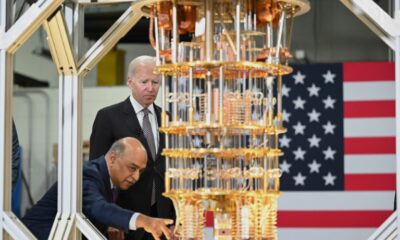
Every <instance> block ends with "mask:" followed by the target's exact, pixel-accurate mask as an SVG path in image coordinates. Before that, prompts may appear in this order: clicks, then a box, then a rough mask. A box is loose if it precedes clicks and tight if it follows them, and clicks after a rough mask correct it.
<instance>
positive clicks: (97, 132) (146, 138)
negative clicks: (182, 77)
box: [89, 56, 174, 240]
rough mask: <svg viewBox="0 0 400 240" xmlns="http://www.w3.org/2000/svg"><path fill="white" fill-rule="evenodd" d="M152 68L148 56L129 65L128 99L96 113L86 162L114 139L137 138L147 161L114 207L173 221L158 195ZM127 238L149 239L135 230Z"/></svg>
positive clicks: (156, 82) (160, 176) (159, 143)
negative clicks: (144, 150)
mask: <svg viewBox="0 0 400 240" xmlns="http://www.w3.org/2000/svg"><path fill="white" fill-rule="evenodd" d="M155 65H156V62H155V58H154V57H149V56H141V57H138V58H136V59H134V60H133V61H132V62H131V63H130V65H129V70H128V82H127V85H128V87H129V89H130V90H131V96H129V97H128V98H127V99H126V100H124V101H122V102H120V103H117V104H115V105H111V106H109V107H106V108H103V109H101V110H100V111H99V112H98V113H97V116H96V119H95V121H94V123H93V129H92V134H91V136H90V154H89V155H90V156H89V159H94V158H97V157H98V156H100V155H102V154H104V153H105V152H106V151H107V149H108V148H109V147H110V145H111V144H112V142H113V141H115V139H118V138H122V137H127V136H131V137H135V138H137V139H139V141H140V142H141V143H142V144H143V145H144V146H145V148H146V151H147V155H148V156H149V161H148V163H147V167H146V169H145V171H144V172H143V174H142V176H141V177H140V181H138V182H137V183H136V184H135V185H134V186H133V187H131V188H130V189H128V190H127V191H121V192H120V194H119V197H118V204H119V205H120V206H121V207H123V208H127V209H130V210H132V211H135V212H141V213H144V214H146V215H150V216H153V217H163V218H174V209H173V206H172V202H171V201H170V200H169V199H167V198H165V197H164V196H162V192H164V172H165V160H164V157H162V156H161V151H162V149H163V148H164V144H165V143H164V141H165V140H164V135H163V134H162V133H159V131H158V127H159V126H160V125H161V109H160V108H159V107H158V106H157V105H155V104H154V100H155V99H156V97H157V94H158V89H159V87H160V77H159V75H157V74H155V73H154V67H155ZM127 238H129V239H134V240H140V239H150V236H149V235H146V234H144V232H143V231H142V232H140V231H136V232H135V233H134V235H132V236H127Z"/></svg>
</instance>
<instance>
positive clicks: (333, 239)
mask: <svg viewBox="0 0 400 240" xmlns="http://www.w3.org/2000/svg"><path fill="white" fill-rule="evenodd" d="M374 231H375V228H280V229H278V239H283V240H285V239H296V240H312V239H315V240H321V239H323V240H338V239H340V240H356V239H363V240H365V239H368V237H369V236H370V235H371V234H372V233H373V232H374ZM211 236H212V235H211ZM206 239H213V238H206Z"/></svg>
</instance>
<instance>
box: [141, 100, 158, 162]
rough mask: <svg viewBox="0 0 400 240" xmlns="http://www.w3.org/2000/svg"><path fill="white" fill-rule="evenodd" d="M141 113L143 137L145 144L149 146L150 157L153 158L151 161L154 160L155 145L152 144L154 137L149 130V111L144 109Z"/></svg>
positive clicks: (150, 129)
mask: <svg viewBox="0 0 400 240" xmlns="http://www.w3.org/2000/svg"><path fill="white" fill-rule="evenodd" d="M142 111H143V126H142V129H143V133H144V136H145V137H146V140H147V144H148V145H149V148H150V152H151V157H152V158H153V161H155V160H156V145H155V143H154V135H153V130H152V128H151V124H150V120H149V112H150V111H149V109H147V108H145V109H143V110H142Z"/></svg>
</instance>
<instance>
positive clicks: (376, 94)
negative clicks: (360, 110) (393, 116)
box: [343, 81, 395, 102]
mask: <svg viewBox="0 0 400 240" xmlns="http://www.w3.org/2000/svg"><path fill="white" fill-rule="evenodd" d="M394 87H395V86H394V81H386V82H365V83H364V82H347V83H344V84H343V100H344V101H345V102H346V101H375V100H394V99H395V92H394Z"/></svg>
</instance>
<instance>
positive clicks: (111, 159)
mask: <svg viewBox="0 0 400 240" xmlns="http://www.w3.org/2000/svg"><path fill="white" fill-rule="evenodd" d="M116 160H117V154H116V153H115V152H111V153H110V162H111V163H112V164H114V163H115V161H116Z"/></svg>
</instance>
